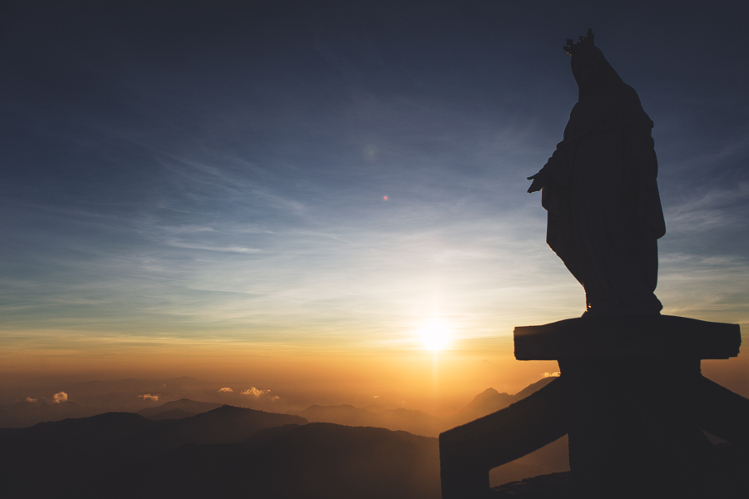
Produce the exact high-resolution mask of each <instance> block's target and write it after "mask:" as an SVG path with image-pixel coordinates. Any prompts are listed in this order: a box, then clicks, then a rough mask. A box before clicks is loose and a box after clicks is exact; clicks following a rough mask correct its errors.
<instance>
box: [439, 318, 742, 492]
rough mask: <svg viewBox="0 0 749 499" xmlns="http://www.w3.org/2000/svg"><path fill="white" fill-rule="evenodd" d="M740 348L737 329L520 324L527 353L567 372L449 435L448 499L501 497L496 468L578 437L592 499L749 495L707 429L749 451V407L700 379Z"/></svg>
mask: <svg viewBox="0 0 749 499" xmlns="http://www.w3.org/2000/svg"><path fill="white" fill-rule="evenodd" d="M677 326H683V329H682V330H681V331H680V330H679V329H678V327H677ZM628 328H630V329H628ZM630 333H631V334H630ZM586 341H587V343H586ZM740 341H741V337H740V330H739V327H738V326H736V325H732V324H717V323H709V322H703V321H695V320H692V319H684V318H680V317H668V316H664V317H660V316H650V317H643V316H635V317H608V318H602V317H596V318H594V319H587V318H586V319H571V320H568V321H561V322H557V323H554V324H547V325H543V326H528V327H522V328H516V329H515V348H516V357H517V358H518V359H523V360H550V359H554V360H558V361H559V366H560V371H561V376H560V378H559V379H557V380H554V381H553V382H551V383H550V384H548V385H547V386H545V387H544V388H542V389H541V390H539V391H538V392H536V393H534V394H532V395H531V396H529V397H528V398H526V399H524V400H521V401H519V402H517V403H516V404H513V405H511V406H510V407H507V408H506V409H503V410H501V411H498V412H496V413H494V414H491V415H489V416H486V417H484V418H481V419H478V420H476V421H473V422H471V423H468V424H466V425H463V426H460V427H457V428H454V429H452V430H449V431H447V432H444V433H442V434H441V435H440V460H441V479H442V497H443V499H457V498H461V499H465V498H479V497H490V491H489V487H488V485H489V480H488V472H489V470H490V469H491V468H494V467H497V466H500V465H502V464H504V463H507V462H509V461H512V460H514V459H517V458H518V457H521V456H523V455H525V454H528V453H530V452H532V451H534V450H536V449H539V448H540V447H542V446H544V445H546V444H548V443H550V442H552V441H554V440H556V439H557V438H560V437H561V436H563V435H564V434H566V433H569V441H570V468H571V474H572V486H573V491H574V493H575V495H576V496H577V497H579V498H581V499H601V498H606V499H618V498H621V499H624V498H627V499H629V498H632V497H637V498H652V499H656V498H658V499H660V498H663V497H679V498H695V499H696V498H702V497H725V498H733V497H736V498H737V499H738V498H739V497H740V498H745V497H748V496H749V489H747V487H744V488H742V486H741V485H738V486H730V487H726V486H725V484H726V483H729V482H730V483H739V481H736V480H733V481H732V478H731V477H729V476H727V475H726V472H725V471H724V470H722V469H721V467H720V465H719V463H718V461H717V460H716V459H715V458H714V456H713V452H712V445H711V444H710V442H709V441H708V439H707V437H706V436H705V435H704V433H703V431H702V430H705V431H708V432H710V433H712V434H714V435H716V436H718V437H721V438H723V439H725V440H728V441H729V442H733V443H735V444H738V445H741V446H746V447H747V448H749V425H747V424H746V422H747V421H749V400H747V399H745V398H743V397H740V396H738V395H736V394H734V393H732V392H730V391H728V390H726V389H725V388H722V387H720V386H719V385H717V384H715V383H713V382H711V381H709V380H707V379H705V378H704V377H702V375H701V373H700V359H702V358H727V357H730V356H735V355H737V354H738V348H739V344H740ZM700 352H702V353H700ZM716 491H718V492H716ZM716 493H718V495H715V494H716Z"/></svg>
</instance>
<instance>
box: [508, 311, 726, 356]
mask: <svg viewBox="0 0 749 499" xmlns="http://www.w3.org/2000/svg"><path fill="white" fill-rule="evenodd" d="M514 336H515V358H516V359H518V360H559V359H572V358H574V359H590V358H642V357H651V358H653V357H658V358H685V359H686V358H689V359H727V358H729V357H736V356H737V355H738V354H739V347H740V346H741V329H740V328H739V325H738V324H725V323H721V322H706V321H700V320H696V319H687V318H686V317H676V316H672V315H621V316H617V315H608V316H598V317H596V316H593V317H584V318H578V319H566V320H563V321H559V322H553V323H551V324H543V325H540V326H519V327H516V328H515V332H514Z"/></svg>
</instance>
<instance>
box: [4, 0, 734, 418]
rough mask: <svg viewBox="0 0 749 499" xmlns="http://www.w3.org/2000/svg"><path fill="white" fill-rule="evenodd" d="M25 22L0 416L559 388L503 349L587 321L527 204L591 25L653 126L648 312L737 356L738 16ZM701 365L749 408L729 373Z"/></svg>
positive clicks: (375, 8) (539, 365)
mask: <svg viewBox="0 0 749 499" xmlns="http://www.w3.org/2000/svg"><path fill="white" fill-rule="evenodd" d="M40 5H41V4H34V5H32V4H31V3H28V2H8V3H7V4H6V5H5V6H4V8H3V10H4V15H3V16H1V17H2V20H0V23H2V24H1V25H0V26H1V27H2V29H1V30H0V33H2V35H0V36H2V37H3V41H4V43H2V44H0V54H1V56H2V59H3V61H4V63H3V64H2V65H0V77H1V78H2V80H3V82H4V83H5V84H4V88H5V91H4V93H3V95H2V96H0V106H1V108H2V110H3V113H1V114H0V120H1V121H0V123H2V125H1V126H2V130H3V138H4V148H3V149H4V156H5V161H4V168H3V169H2V172H0V193H2V196H0V203H2V209H3V217H1V218H0V228H2V231H3V235H4V243H3V244H2V245H0V274H1V275H3V279H2V281H0V314H1V316H2V318H1V319H0V330H1V331H2V332H1V333H0V374H1V375H2V377H3V382H2V383H0V405H7V404H10V403H14V402H16V401H22V400H24V399H25V397H31V398H37V399H42V398H45V397H46V398H50V399H51V398H52V397H53V396H54V394H55V393H61V392H65V393H70V394H71V397H70V399H69V400H70V401H71V402H76V399H75V396H74V395H73V394H74V391H73V390H72V389H71V386H72V385H74V384H75V383H78V382H84V381H93V380H95V379H100V380H104V381H114V380H121V379H128V378H138V379H142V380H163V379H167V378H173V377H178V376H189V377H194V378H196V379H200V380H205V381H206V382H208V383H214V384H215V385H216V390H219V389H220V388H223V387H231V388H232V390H234V391H233V392H227V393H233V395H232V397H236V396H237V395H236V394H237V393H240V392H241V391H242V390H249V389H251V388H252V389H255V390H258V392H260V393H261V395H260V396H258V397H256V399H247V400H249V401H250V402H252V403H257V404H260V403H261V402H262V404H263V405H262V407H263V410H269V409H268V408H271V409H272V408H273V407H274V406H273V401H272V400H270V399H268V400H265V399H264V398H263V397H264V396H265V395H268V397H272V396H276V397H279V398H278V399H277V400H276V402H277V404H276V406H277V407H279V408H281V409H283V408H284V407H292V406H294V407H296V406H297V405H300V404H304V403H305V401H311V400H320V401H323V402H325V401H332V402H335V401H339V402H338V403H351V404H352V405H355V406H357V407H360V406H363V405H362V404H364V403H365V402H366V400H380V399H382V400H383V401H385V400H387V401H388V404H401V403H402V406H403V407H406V408H409V409H417V410H422V411H424V412H428V413H430V414H435V415H439V414H447V413H449V412H450V411H453V410H454V409H455V408H460V407H461V406H464V405H465V404H466V403H467V402H469V401H470V400H471V399H472V398H473V397H474V396H475V395H476V394H478V393H481V392H482V391H483V390H485V389H487V388H489V387H492V388H495V389H497V390H498V391H500V392H507V393H516V392H518V391H520V390H522V389H523V388H524V387H525V386H527V385H529V384H530V383H532V382H534V381H537V380H538V379H541V378H542V377H543V376H544V373H550V372H555V371H557V370H558V367H557V366H556V363H555V362H519V361H516V360H515V359H514V356H513V351H512V347H513V344H512V330H513V327H515V326H522V325H531V324H543V323H549V322H554V321H558V320H563V319H567V318H572V317H579V316H580V315H581V314H582V312H583V311H584V308H585V295H584V291H583V289H582V287H581V286H580V285H579V284H578V283H577V281H575V279H574V278H573V277H572V276H571V275H570V274H569V272H568V271H567V269H566V268H565V267H564V265H563V263H562V262H561V261H560V260H559V258H558V257H557V256H556V255H555V254H554V253H553V252H552V251H551V249H550V248H549V247H548V246H547V245H546V242H545V239H546V212H545V210H544V209H543V208H542V207H541V201H540V196H539V195H538V194H536V195H528V194H526V189H527V188H528V185H529V181H527V180H526V177H528V176H529V175H532V174H534V173H536V172H537V171H538V170H539V169H540V168H541V167H542V166H543V164H544V163H545V162H546V160H547V158H548V157H549V156H550V155H551V154H552V152H553V151H554V147H555V145H556V143H557V142H558V141H559V140H561V138H562V131H563V129H564V126H565V124H566V122H567V119H568V115H569V112H570V110H571V109H572V106H573V105H574V104H575V102H576V100H577V87H576V85H575V82H574V79H573V77H572V74H571V71H570V67H569V57H568V56H567V54H565V53H564V51H563V50H562V46H563V44H564V41H565V40H566V39H567V38H577V36H578V35H581V34H584V33H585V32H586V31H587V29H588V28H591V27H592V29H593V30H594V31H595V33H596V45H597V46H598V47H600V48H601V50H602V51H603V53H604V54H605V55H606V58H607V60H608V61H609V62H610V63H611V64H612V66H613V67H614V68H615V69H616V71H617V72H618V74H619V75H620V76H621V77H622V79H623V80H624V81H625V82H626V83H628V84H629V85H631V86H632V87H633V88H634V89H635V90H636V91H637V92H638V95H639V97H640V99H641V101H642V103H643V108H644V109H645V112H646V113H648V115H649V116H650V118H651V119H652V120H653V121H654V123H655V127H654V129H653V137H654V139H655V144H656V146H655V147H656V152H657V154H658V160H659V177H658V184H659V189H660V195H661V199H662V203H663V208H664V215H665V219H666V230H667V232H666V236H665V237H663V238H662V239H661V240H660V241H659V263H660V271H659V281H658V288H657V289H656V294H657V296H658V297H659V299H660V300H661V302H662V303H663V305H664V309H663V311H662V313H663V314H667V315H679V316H685V317H690V318H694V319H700V320H706V321H715V322H729V323H736V324H740V326H741V327H742V330H743V332H742V338H744V339H746V338H747V334H748V333H747V331H748V330H749V329H748V328H749V307H748V305H749V255H748V254H747V252H746V249H745V248H746V247H747V243H749V220H747V218H746V216H745V213H746V212H747V209H748V208H749V170H747V168H746V166H747V164H746V162H747V158H748V157H749V129H748V128H747V125H746V123H747V117H748V115H749V100H748V99H749V97H747V94H746V81H747V79H748V77H749V73H747V71H749V69H747V65H746V64H744V62H745V60H746V55H745V54H746V53H747V52H749V50H748V49H749V41H747V40H746V39H745V38H744V37H740V36H739V35H738V33H741V32H742V31H741V27H742V25H741V23H742V19H745V18H746V14H747V7H746V6H740V5H734V3H731V2H725V3H722V2H718V3H717V4H711V5H710V6H706V5H701V6H695V7H694V8H690V9H680V10H674V9H673V8H670V7H668V6H653V5H650V4H649V3H647V2H642V5H641V7H642V9H641V8H639V7H638V5H640V4H638V3H632V2H628V3H626V4H625V5H626V6H627V7H626V8H623V7H621V6H619V5H613V4H607V5H598V4H596V3H594V2H577V3H574V4H571V5H570V4H565V5H558V4H557V3H554V2H537V3H524V4H522V5H512V4H504V3H498V2H488V1H483V0H481V1H479V0H477V1H475V2H468V3H465V2H455V1H440V2H429V3H426V2H414V3H412V4H409V5H401V4H400V3H397V2H388V1H386V2H369V1H365V2H359V3H357V5H348V4H347V3H346V2H335V1H328V2H319V3H315V4H310V3H308V2H301V1H288V2H282V3H279V4H274V5H270V4H268V5H266V4H263V3H257V4H243V5H234V4H229V3H226V4H224V3H222V4H220V5H216V6H209V5H207V4H206V5H199V4H191V5H182V4H179V3H175V2H168V1H158V2H152V3H150V4H149V6H147V7H146V6H138V7H134V6H132V5H127V4H126V3H123V4H119V3H112V4H107V5H103V4H102V5H97V4H93V3H92V4H88V5H83V4H81V5H76V6H65V5H58V4H52V3H50V4H49V5H43V6H42V7H40ZM645 6H647V8H646V7H645ZM643 12H647V13H648V16H647V17H644V16H643V14H642V13H643ZM697 34H700V36H697ZM702 365H703V372H704V373H705V375H706V376H707V377H709V378H711V379H713V380H714V381H716V382H718V383H719V384H721V385H723V386H725V387H726V388H728V389H730V390H732V391H734V392H736V393H738V394H740V395H743V396H744V397H749V356H747V355H746V354H745V355H743V356H739V357H738V358H734V359H729V360H722V361H704V362H703V363H702ZM266 390H268V391H267V392H266ZM206 393H207V392H206ZM145 394H150V392H144V393H143V394H138V395H145ZM151 395H154V394H151ZM249 396H254V395H249ZM375 397H377V398H375ZM261 399H263V400H261ZM164 401H166V400H164ZM152 402H156V401H152ZM250 402H248V403H250ZM76 403H77V402H76ZM136 403H143V404H145V403H146V400H145V399H144V400H141V402H138V400H134V401H133V405H134V406H135V405H136ZM158 403H161V402H158ZM307 405H312V404H307ZM323 405H333V404H323ZM266 407H267V408H266Z"/></svg>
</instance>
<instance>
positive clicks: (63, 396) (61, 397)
mask: <svg viewBox="0 0 749 499" xmlns="http://www.w3.org/2000/svg"><path fill="white" fill-rule="evenodd" d="M52 401H53V402H54V403H55V404H59V403H61V402H67V401H68V394H67V393H65V392H57V393H55V394H54V395H52Z"/></svg>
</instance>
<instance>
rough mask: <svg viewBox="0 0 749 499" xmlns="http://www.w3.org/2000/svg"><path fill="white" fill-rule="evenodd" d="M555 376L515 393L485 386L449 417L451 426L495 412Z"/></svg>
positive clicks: (520, 398) (538, 388) (525, 395)
mask: <svg viewBox="0 0 749 499" xmlns="http://www.w3.org/2000/svg"><path fill="white" fill-rule="evenodd" d="M554 379H555V378H553V377H550V378H543V379H541V380H539V381H536V382H535V383H533V384H531V385H529V386H527V387H525V388H524V389H522V390H521V391H519V392H518V393H516V394H515V395H510V394H509V393H500V392H498V391H497V390H495V389H494V388H487V389H486V390H484V391H483V392H481V393H479V394H478V395H476V396H475V397H474V399H473V400H472V401H471V402H470V403H469V404H468V405H467V406H465V407H464V408H463V409H461V410H460V411H458V412H457V413H456V414H455V415H454V416H453V417H451V418H450V421H451V423H452V426H460V425H462V424H465V423H468V422H469V421H473V420H475V419H478V418H481V417H484V416H486V415H488V414H491V413H493V412H497V411H499V410H501V409H504V408H505V407H507V406H509V405H510V404H514V403H515V402H517V401H518V400H522V399H524V398H525V397H527V396H528V395H530V394H531V393H534V392H537V391H538V390H540V389H541V388H543V387H544V386H546V385H548V384H549V383H551V382H552V380H554Z"/></svg>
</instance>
